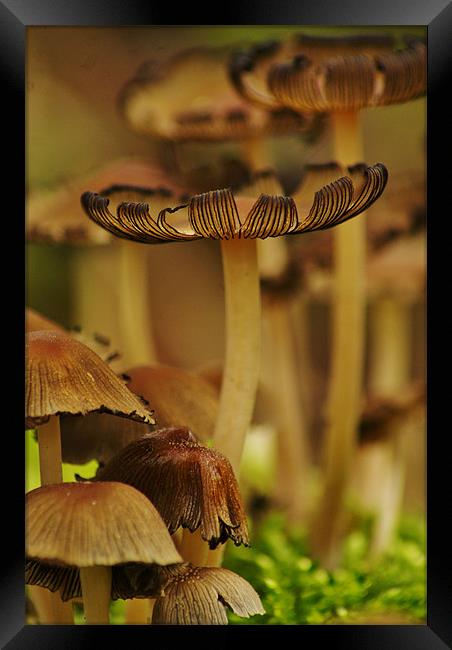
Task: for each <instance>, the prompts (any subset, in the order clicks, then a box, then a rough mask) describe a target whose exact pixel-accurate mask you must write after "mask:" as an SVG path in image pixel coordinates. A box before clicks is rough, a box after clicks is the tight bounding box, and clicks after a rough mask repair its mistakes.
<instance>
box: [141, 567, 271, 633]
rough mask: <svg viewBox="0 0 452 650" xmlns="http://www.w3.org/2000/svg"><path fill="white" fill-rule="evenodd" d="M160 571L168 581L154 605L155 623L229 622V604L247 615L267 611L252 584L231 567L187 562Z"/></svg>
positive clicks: (219, 623) (235, 610)
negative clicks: (231, 569) (204, 565)
mask: <svg viewBox="0 0 452 650" xmlns="http://www.w3.org/2000/svg"><path fill="white" fill-rule="evenodd" d="M160 571H161V572H162V573H164V574H166V575H167V576H168V582H167V584H166V585H165V595H164V596H163V597H161V598H157V600H156V602H155V605H154V609H153V613H152V623H153V624H155V625H227V624H228V619H227V615H226V607H230V608H231V609H232V611H233V612H234V613H235V614H237V615H238V616H241V617H244V618H249V617H250V616H254V615H255V614H265V610H264V608H263V606H262V603H261V600H260V598H259V595H258V594H257V593H256V591H255V590H254V589H253V587H252V586H251V585H250V584H249V583H248V582H247V581H246V580H244V578H242V577H241V576H239V575H237V574H236V573H233V572H232V571H229V570H228V569H224V568H219V567H196V566H193V565H191V564H190V563H188V564H182V565H179V566H174V567H167V568H162V569H160Z"/></svg>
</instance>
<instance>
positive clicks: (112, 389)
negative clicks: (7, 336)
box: [25, 330, 154, 428]
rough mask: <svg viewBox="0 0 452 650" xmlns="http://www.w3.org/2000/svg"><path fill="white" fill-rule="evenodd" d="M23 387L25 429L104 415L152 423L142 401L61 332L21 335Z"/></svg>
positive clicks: (100, 362)
mask: <svg viewBox="0 0 452 650" xmlns="http://www.w3.org/2000/svg"><path fill="white" fill-rule="evenodd" d="M25 382H26V415H25V418H26V419H25V425H26V427H27V428H34V427H35V426H38V425H40V424H43V423H44V422H46V421H47V420H48V419H49V417H50V416H51V415H63V414H69V413H72V414H79V415H84V414H86V413H92V412H98V413H104V412H107V413H112V414H114V415H120V416H123V417H128V418H131V419H132V420H138V421H142V422H148V423H150V424H153V422H154V420H153V419H152V413H151V411H150V410H149V409H148V408H147V407H146V406H144V404H143V401H142V400H140V399H139V398H138V397H137V396H136V395H134V393H132V392H131V391H130V390H129V389H128V388H127V386H126V385H125V382H124V381H123V380H121V379H120V378H119V377H118V376H117V375H116V374H115V373H114V372H113V370H112V369H111V368H110V367H109V366H108V365H107V364H106V363H105V362H104V361H102V359H101V358H100V357H99V356H98V355H97V354H96V353H95V352H93V351H92V350H90V348H88V347H87V346H86V345H84V344H83V343H80V342H79V341H76V340H75V339H74V338H72V337H71V336H69V335H66V334H61V333H60V332H55V331H45V330H43V331H37V332H30V333H29V334H27V335H26V375H25Z"/></svg>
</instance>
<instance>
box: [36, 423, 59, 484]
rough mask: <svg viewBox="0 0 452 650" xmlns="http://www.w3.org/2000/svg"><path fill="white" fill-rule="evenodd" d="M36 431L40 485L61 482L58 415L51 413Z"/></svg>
mask: <svg viewBox="0 0 452 650" xmlns="http://www.w3.org/2000/svg"><path fill="white" fill-rule="evenodd" d="M37 431H38V445H39V469H40V473H41V485H53V484H55V483H62V482H63V470H62V464H61V463H62V460H61V434H60V417H59V416H58V415H51V416H50V418H49V420H48V422H46V423H45V424H42V425H40V426H39V427H38V430H37Z"/></svg>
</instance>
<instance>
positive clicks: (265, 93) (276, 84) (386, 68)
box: [231, 35, 427, 113]
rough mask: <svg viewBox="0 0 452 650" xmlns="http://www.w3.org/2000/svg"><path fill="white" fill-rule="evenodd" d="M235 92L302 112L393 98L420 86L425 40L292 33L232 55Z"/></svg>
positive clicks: (415, 92) (411, 94)
mask: <svg viewBox="0 0 452 650" xmlns="http://www.w3.org/2000/svg"><path fill="white" fill-rule="evenodd" d="M231 78H232V80H233V81H234V83H235V87H236V88H237V90H238V92H240V93H241V94H242V96H244V97H245V98H247V99H248V100H250V101H252V102H253V103H255V104H256V105H261V106H266V107H268V108H270V107H273V108H274V109H275V108H278V107H279V108H282V107H286V108H291V109H293V110H300V111H303V112H306V113H310V112H314V113H316V112H323V113H330V112H334V111H353V110H359V109H361V108H365V107H367V106H381V105H387V104H398V103H402V102H406V101H409V100H411V99H415V98H417V97H420V96H422V95H423V94H424V93H425V89H426V80H427V65H426V46H425V43H424V42H423V41H421V40H420V39H410V40H409V41H408V42H407V43H406V44H405V46H404V47H398V46H396V43H395V42H394V41H393V40H392V39H390V38H389V37H383V38H382V37H381V36H380V35H376V36H375V37H374V36H372V35H363V36H362V37H361V38H360V37H356V36H355V37H337V38H331V37H310V38H306V37H304V38H303V37H301V38H300V37H298V39H294V40H292V41H290V42H287V43H279V44H275V45H274V47H273V49H272V50H269V49H268V50H265V49H263V50H262V49H259V48H256V47H254V48H251V49H250V50H249V52H248V53H243V52H242V53H240V54H238V55H237V56H236V57H234V58H233V59H232V63H231Z"/></svg>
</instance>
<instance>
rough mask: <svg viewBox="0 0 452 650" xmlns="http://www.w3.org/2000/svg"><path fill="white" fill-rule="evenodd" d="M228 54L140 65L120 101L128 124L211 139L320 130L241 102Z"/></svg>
mask: <svg viewBox="0 0 452 650" xmlns="http://www.w3.org/2000/svg"><path fill="white" fill-rule="evenodd" d="M230 54H231V48H230V47H227V48H225V47H220V48H201V47H195V48H190V49H188V50H183V51H181V52H178V53H177V54H176V55H174V56H172V57H171V58H169V59H167V60H166V61H157V60H153V61H147V62H145V63H144V64H142V65H141V66H140V68H139V70H138V71H137V73H136V75H135V77H134V78H133V79H131V80H130V81H129V82H128V83H127V84H126V85H125V86H124V88H123V90H122V91H121V94H120V98H119V103H120V109H121V112H122V114H123V115H124V117H125V119H126V121H127V123H128V124H129V126H130V127H131V128H132V129H133V130H135V131H138V132H139V133H145V134H147V135H152V136H156V137H160V138H169V139H174V140H212V141H221V140H231V139H241V138H246V137H250V136H256V135H260V134H262V135H265V134H272V133H275V134H277V133H287V132H289V133H290V132H298V133H303V132H308V133H309V134H310V135H311V136H312V134H313V133H314V132H320V131H321V129H322V122H320V121H319V120H317V119H314V118H312V117H309V118H307V117H304V116H301V115H299V114H297V113H295V112H292V111H290V110H287V109H278V110H274V111H264V110H262V109H260V108H256V107H254V106H250V105H249V104H248V103H247V102H244V101H243V99H242V98H241V97H240V95H238V94H237V92H236V91H235V90H234V88H233V86H232V85H231V83H230V81H229V78H228V61H229V57H230Z"/></svg>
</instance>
